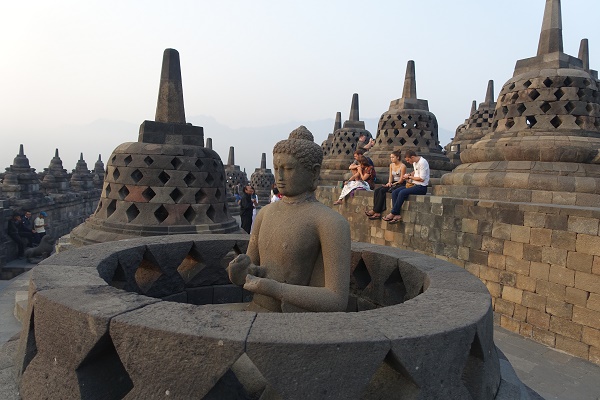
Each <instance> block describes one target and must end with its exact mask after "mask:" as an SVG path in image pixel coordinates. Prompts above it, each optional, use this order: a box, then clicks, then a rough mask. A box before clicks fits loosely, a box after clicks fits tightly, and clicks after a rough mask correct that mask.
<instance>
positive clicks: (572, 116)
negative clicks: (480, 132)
mask: <svg viewBox="0 0 600 400" xmlns="http://www.w3.org/2000/svg"><path fill="white" fill-rule="evenodd" d="M584 53H585V49H584ZM584 56H585V57H584ZM584 56H582V55H580V57H582V58H586V59H587V55H585V54H584ZM599 148H600V92H599V91H598V81H597V80H596V78H595V76H594V75H593V73H592V72H591V71H590V70H589V67H588V69H586V66H584V62H583V61H582V60H581V59H579V58H575V57H572V56H569V55H567V54H565V53H564V52H563V41H562V22H561V7H560V1H559V0H547V1H546V8H545V12H544V19H543V24H542V32H541V35H540V40H539V46H538V53H537V55H536V56H535V57H532V58H528V59H524V60H519V61H517V64H516V66H515V72H514V75H513V77H512V78H511V79H510V80H509V81H508V82H506V84H505V85H504V86H503V87H502V90H501V92H500V95H499V98H498V102H497V105H496V110H495V115H494V122H493V124H492V131H491V132H490V133H488V134H487V135H486V136H485V137H484V138H482V139H481V140H480V141H479V142H477V143H476V144H474V145H473V146H472V147H471V148H469V149H467V150H465V151H464V152H463V153H462V155H461V160H462V162H463V164H462V165H460V166H458V167H457V168H456V169H455V170H454V172H453V173H452V174H448V175H445V176H444V177H443V179H442V183H443V186H439V187H437V188H435V190H434V193H435V194H437V195H442V196H451V197H468V198H480V199H504V200H507V201H518V202H534V203H547V204H548V203H552V204H564V205H578V206H597V205H598V204H599V203H600V165H598V164H600V156H599V154H598V149H599Z"/></svg>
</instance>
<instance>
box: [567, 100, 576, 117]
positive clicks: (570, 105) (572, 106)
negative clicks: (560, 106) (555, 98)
mask: <svg viewBox="0 0 600 400" xmlns="http://www.w3.org/2000/svg"><path fill="white" fill-rule="evenodd" d="M574 109H575V106H574V105H573V103H571V102H570V101H569V102H568V103H567V104H565V110H567V112H568V113H569V114H571V111H573V110H574Z"/></svg>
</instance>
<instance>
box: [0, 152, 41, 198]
mask: <svg viewBox="0 0 600 400" xmlns="http://www.w3.org/2000/svg"><path fill="white" fill-rule="evenodd" d="M2 192H3V195H4V196H6V197H9V198H14V199H32V198H36V197H38V198H39V197H42V196H43V194H42V192H41V191H40V180H39V178H38V175H37V174H36V173H35V168H31V166H30V165H29V159H28V158H27V156H26V155H25V152H24V150H23V145H22V144H21V145H20V146H19V154H17V156H16V157H15V159H14V161H13V163H12V165H11V166H10V167H7V168H6V172H5V174H4V179H3V180H2Z"/></svg>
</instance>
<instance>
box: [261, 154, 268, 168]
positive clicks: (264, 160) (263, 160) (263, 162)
mask: <svg viewBox="0 0 600 400" xmlns="http://www.w3.org/2000/svg"><path fill="white" fill-rule="evenodd" d="M260 169H267V153H262V157H261V159H260Z"/></svg>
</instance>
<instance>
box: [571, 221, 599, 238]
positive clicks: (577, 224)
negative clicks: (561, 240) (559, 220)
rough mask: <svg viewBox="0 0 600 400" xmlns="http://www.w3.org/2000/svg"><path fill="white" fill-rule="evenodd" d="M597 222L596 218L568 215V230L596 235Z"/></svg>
mask: <svg viewBox="0 0 600 400" xmlns="http://www.w3.org/2000/svg"><path fill="white" fill-rule="evenodd" d="M598 223H599V221H598V219H596V218H583V217H577V216H569V219H568V230H569V232H575V233H584V234H586V235H591V236H596V235H598Z"/></svg>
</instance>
